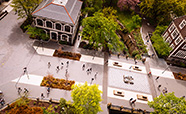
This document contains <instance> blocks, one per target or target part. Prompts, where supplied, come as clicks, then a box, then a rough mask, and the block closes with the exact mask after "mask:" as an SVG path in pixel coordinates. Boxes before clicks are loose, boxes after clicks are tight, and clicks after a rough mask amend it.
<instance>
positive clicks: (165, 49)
mask: <svg viewBox="0 0 186 114" xmlns="http://www.w3.org/2000/svg"><path fill="white" fill-rule="evenodd" d="M166 28H167V26H157V27H156V29H155V31H154V32H153V35H152V37H151V40H152V43H153V47H154V48H155V50H156V52H157V54H158V55H159V57H163V58H166V57H168V56H169V54H170V51H171V48H170V47H169V44H168V43H166V42H165V41H164V40H163V37H162V36H161V35H162V33H163V32H164V30H165V29H166Z"/></svg>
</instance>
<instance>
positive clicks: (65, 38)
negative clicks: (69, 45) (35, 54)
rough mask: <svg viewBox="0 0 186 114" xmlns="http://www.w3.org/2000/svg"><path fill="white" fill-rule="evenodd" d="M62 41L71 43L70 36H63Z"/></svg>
mask: <svg viewBox="0 0 186 114" xmlns="http://www.w3.org/2000/svg"><path fill="white" fill-rule="evenodd" d="M61 40H62V41H66V42H68V41H69V39H68V36H67V35H65V34H63V35H62V39H61Z"/></svg>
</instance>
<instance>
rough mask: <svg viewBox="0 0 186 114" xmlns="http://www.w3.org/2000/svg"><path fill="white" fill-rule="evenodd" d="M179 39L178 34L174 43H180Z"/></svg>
mask: <svg viewBox="0 0 186 114" xmlns="http://www.w3.org/2000/svg"><path fill="white" fill-rule="evenodd" d="M180 41H181V37H180V36H179V37H178V38H177V39H176V40H175V44H176V45H177V44H178V43H180Z"/></svg>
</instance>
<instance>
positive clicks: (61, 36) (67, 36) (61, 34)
mask: <svg viewBox="0 0 186 114" xmlns="http://www.w3.org/2000/svg"><path fill="white" fill-rule="evenodd" d="M63 35H64V36H67V42H69V36H68V35H66V34H61V41H66V40H64V39H63Z"/></svg>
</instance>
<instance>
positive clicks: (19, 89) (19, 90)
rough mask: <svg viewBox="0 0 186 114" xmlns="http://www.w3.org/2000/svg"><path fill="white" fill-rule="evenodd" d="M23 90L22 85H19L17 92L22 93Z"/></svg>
mask: <svg viewBox="0 0 186 114" xmlns="http://www.w3.org/2000/svg"><path fill="white" fill-rule="evenodd" d="M21 91H22V89H21V88H20V87H18V90H17V92H18V94H19V95H20V93H21Z"/></svg>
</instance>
